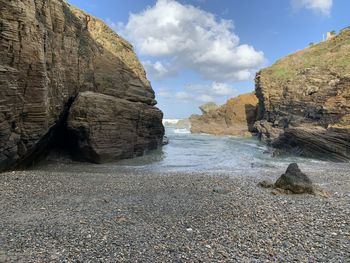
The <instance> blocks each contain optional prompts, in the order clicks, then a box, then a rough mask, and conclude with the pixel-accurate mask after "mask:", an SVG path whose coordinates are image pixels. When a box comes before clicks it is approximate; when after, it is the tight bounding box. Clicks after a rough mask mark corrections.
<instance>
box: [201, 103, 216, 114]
mask: <svg viewBox="0 0 350 263" xmlns="http://www.w3.org/2000/svg"><path fill="white" fill-rule="evenodd" d="M218 108H219V106H218V105H216V103H215V102H208V103H206V104H204V105H201V106H199V109H200V110H201V112H202V114H206V113H209V112H210V111H215V110H217V109H218Z"/></svg>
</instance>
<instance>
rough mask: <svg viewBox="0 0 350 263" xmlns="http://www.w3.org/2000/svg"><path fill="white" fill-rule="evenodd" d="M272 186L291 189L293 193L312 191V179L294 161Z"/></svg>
mask: <svg viewBox="0 0 350 263" xmlns="http://www.w3.org/2000/svg"><path fill="white" fill-rule="evenodd" d="M274 187H275V188H280V189H284V190H288V191H291V192H292V193H293V194H304V193H307V194H313V193H314V187H313V184H312V181H311V180H310V178H309V177H308V176H307V175H306V174H304V173H303V172H302V171H301V170H300V169H299V167H298V164H296V163H292V164H290V165H289V166H288V168H287V171H286V172H285V173H284V174H282V175H281V177H280V178H278V179H277V181H276V183H275V185H274Z"/></svg>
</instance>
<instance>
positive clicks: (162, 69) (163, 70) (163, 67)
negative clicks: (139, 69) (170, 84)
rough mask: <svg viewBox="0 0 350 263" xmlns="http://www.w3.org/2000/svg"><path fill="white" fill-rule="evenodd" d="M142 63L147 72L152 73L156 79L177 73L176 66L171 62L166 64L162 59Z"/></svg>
mask: <svg viewBox="0 0 350 263" xmlns="http://www.w3.org/2000/svg"><path fill="white" fill-rule="evenodd" d="M142 64H143V65H144V67H145V69H146V72H147V74H150V75H151V76H152V77H153V78H154V79H156V80H159V79H165V78H168V77H171V76H174V75H176V70H175V68H174V67H173V66H172V65H171V64H169V63H167V64H164V63H163V62H161V61H156V62H154V63H152V62H151V61H143V62H142Z"/></svg>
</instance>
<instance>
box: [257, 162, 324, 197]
mask: <svg viewBox="0 0 350 263" xmlns="http://www.w3.org/2000/svg"><path fill="white" fill-rule="evenodd" d="M258 186H259V187H261V188H268V189H272V191H271V194H273V195H279V194H312V195H315V196H321V197H327V198H328V197H330V196H331V194H330V193H329V192H327V191H326V190H324V189H322V188H320V187H317V186H315V185H314V184H313V183H312V181H311V180H310V178H309V177H308V176H307V175H306V174H304V173H303V172H302V171H301V170H300V169H299V167H298V164H296V163H291V164H290V165H289V166H288V168H287V171H286V172H285V173H284V174H282V175H281V176H280V177H279V178H278V179H277V181H276V182H275V183H271V182H268V181H266V180H264V181H261V182H259V183H258Z"/></svg>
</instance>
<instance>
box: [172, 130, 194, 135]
mask: <svg viewBox="0 0 350 263" xmlns="http://www.w3.org/2000/svg"><path fill="white" fill-rule="evenodd" d="M174 133H177V134H188V133H191V132H190V131H189V130H188V129H175V130H174Z"/></svg>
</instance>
